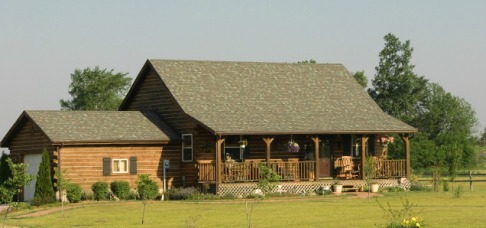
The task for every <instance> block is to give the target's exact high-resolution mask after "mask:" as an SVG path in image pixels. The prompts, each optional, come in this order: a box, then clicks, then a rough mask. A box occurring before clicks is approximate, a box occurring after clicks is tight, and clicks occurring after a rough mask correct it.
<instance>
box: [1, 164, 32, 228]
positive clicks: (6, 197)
mask: <svg viewBox="0 0 486 228" xmlns="http://www.w3.org/2000/svg"><path fill="white" fill-rule="evenodd" d="M7 164H8V166H9V168H10V171H11V173H12V175H11V176H10V177H9V178H8V179H7V180H6V181H5V182H3V183H1V184H0V202H5V203H7V205H8V206H7V209H6V210H5V212H4V213H5V214H4V217H3V226H4V227H5V221H6V220H7V215H8V212H9V211H10V210H11V208H12V206H13V205H12V202H13V198H14V196H15V195H16V194H18V193H20V192H21V191H22V188H23V187H24V186H26V185H28V184H29V182H30V181H31V180H33V179H34V176H32V175H30V174H28V173H27V165H26V164H23V163H18V164H15V163H13V162H12V159H11V158H7Z"/></svg>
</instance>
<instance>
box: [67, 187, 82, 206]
mask: <svg viewBox="0 0 486 228" xmlns="http://www.w3.org/2000/svg"><path fill="white" fill-rule="evenodd" d="M82 192H83V189H82V188H81V186H80V185H79V184H76V183H69V184H68V185H67V187H66V193H67V194H66V197H67V199H68V200H69V202H71V203H77V202H79V201H80V200H81V196H82Z"/></svg>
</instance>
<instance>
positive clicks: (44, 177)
mask: <svg viewBox="0 0 486 228" xmlns="http://www.w3.org/2000/svg"><path fill="white" fill-rule="evenodd" d="M54 202H56V193H55V192H54V185H53V184H52V175H51V160H50V158H49V152H47V149H46V148H44V149H43V150H42V161H41V163H40V166H39V172H38V173H37V181H36V184H35V192H34V199H33V200H32V205H42V204H48V203H54Z"/></svg>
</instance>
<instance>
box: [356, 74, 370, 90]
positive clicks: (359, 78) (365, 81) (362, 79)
mask: <svg viewBox="0 0 486 228" xmlns="http://www.w3.org/2000/svg"><path fill="white" fill-rule="evenodd" d="M353 77H354V79H356V81H358V83H359V84H360V85H361V86H362V87H363V88H366V87H368V78H366V75H365V74H364V71H358V72H356V73H354V74H353Z"/></svg>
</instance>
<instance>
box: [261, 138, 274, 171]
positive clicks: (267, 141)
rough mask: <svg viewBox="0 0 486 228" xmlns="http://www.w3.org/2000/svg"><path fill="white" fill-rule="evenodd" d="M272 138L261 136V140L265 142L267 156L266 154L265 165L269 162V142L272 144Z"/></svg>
mask: <svg viewBox="0 0 486 228" xmlns="http://www.w3.org/2000/svg"><path fill="white" fill-rule="evenodd" d="M273 140H274V138H263V141H264V142H265V144H267V156H266V162H267V165H268V162H270V150H271V147H270V144H272V142H273Z"/></svg>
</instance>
